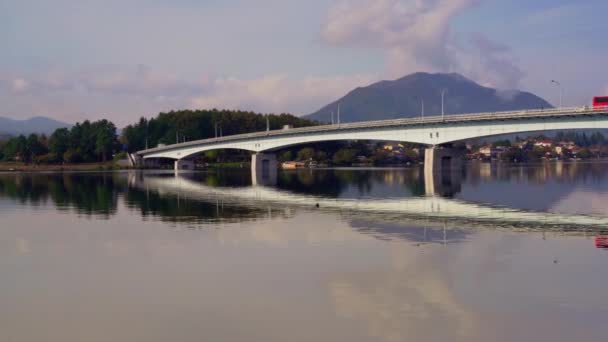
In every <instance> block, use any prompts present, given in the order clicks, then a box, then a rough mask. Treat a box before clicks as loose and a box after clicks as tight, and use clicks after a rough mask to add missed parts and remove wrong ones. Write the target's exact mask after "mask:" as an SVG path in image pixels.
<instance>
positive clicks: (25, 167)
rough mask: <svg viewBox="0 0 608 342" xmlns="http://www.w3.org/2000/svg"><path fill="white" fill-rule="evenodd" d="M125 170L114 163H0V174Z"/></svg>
mask: <svg viewBox="0 0 608 342" xmlns="http://www.w3.org/2000/svg"><path fill="white" fill-rule="evenodd" d="M121 169H126V167H124V166H120V165H118V164H116V163H115V162H112V161H111V162H105V163H78V164H34V163H29V164H25V163H19V162H0V172H7V171H13V172H45V171H106V170H121Z"/></svg>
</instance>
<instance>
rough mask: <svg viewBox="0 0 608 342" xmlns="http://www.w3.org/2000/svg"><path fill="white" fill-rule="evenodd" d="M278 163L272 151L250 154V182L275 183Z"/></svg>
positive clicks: (257, 183) (254, 183)
mask: <svg viewBox="0 0 608 342" xmlns="http://www.w3.org/2000/svg"><path fill="white" fill-rule="evenodd" d="M278 168H279V164H278V162H277V156H276V155H275V154H273V153H256V154H253V155H251V184H252V185H276V184H277V174H278Z"/></svg>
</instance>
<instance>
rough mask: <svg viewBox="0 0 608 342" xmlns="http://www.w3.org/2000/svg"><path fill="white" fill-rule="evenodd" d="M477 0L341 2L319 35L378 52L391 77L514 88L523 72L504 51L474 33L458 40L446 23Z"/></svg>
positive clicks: (345, 44) (370, 0)
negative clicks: (440, 75)
mask: <svg viewBox="0 0 608 342" xmlns="http://www.w3.org/2000/svg"><path fill="white" fill-rule="evenodd" d="M479 2H480V0H411V1H406V0H344V1H342V2H340V3H338V4H337V5H336V6H334V7H333V8H332V9H331V11H330V12H329V15H328V17H327V21H326V23H325V25H324V27H323V30H322V32H321V36H322V38H323V39H324V41H325V42H327V43H329V44H332V45H336V46H365V47H372V48H378V49H381V50H382V51H383V52H384V54H385V58H386V68H387V70H386V72H387V74H388V76H389V77H401V76H403V75H405V74H408V73H412V72H417V71H429V72H461V73H464V74H466V75H467V76H469V77H472V78H474V79H475V80H476V81H478V82H481V83H484V84H487V85H492V86H496V87H500V88H512V87H516V86H517V85H518V83H519V81H520V80H521V78H522V77H523V72H522V71H521V70H520V69H519V67H517V65H516V64H515V62H514V60H513V59H512V58H511V57H510V50H509V48H508V47H506V46H503V45H500V44H497V43H494V42H492V41H491V40H490V39H489V38H487V37H485V36H482V35H474V36H473V38H472V39H471V40H470V41H469V42H465V43H464V44H463V43H461V42H458V41H457V40H456V39H455V38H454V37H453V36H452V35H451V32H450V22H451V20H452V19H453V18H454V17H455V16H456V15H458V14H460V13H462V12H463V11H465V10H468V9H471V8H472V7H474V6H475V5H476V4H477V3H479Z"/></svg>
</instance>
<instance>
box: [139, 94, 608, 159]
mask: <svg viewBox="0 0 608 342" xmlns="http://www.w3.org/2000/svg"><path fill="white" fill-rule="evenodd" d="M600 113H605V114H608V107H605V108H597V107H596V108H593V107H589V106H583V107H570V108H549V109H532V110H524V111H505V112H485V113H475V114H454V115H445V116H427V117H424V118H422V117H416V118H404V119H391V120H377V121H363V122H354V123H345V124H330V125H319V126H310V127H301V128H290V129H287V130H282V129H281V130H274V131H263V132H253V133H245V134H236V135H230V136H225V137H217V138H210V139H203V140H196V141H190V142H185V143H179V144H173V145H167V146H163V147H156V148H152V149H148V150H143V151H138V152H137V154H140V155H144V154H148V153H154V152H160V151H169V150H173V149H176V148H184V147H192V146H199V145H206V144H214V143H219V142H227V141H235V140H243V139H251V138H263V137H276V136H284V135H297V134H302V133H312V132H327V131H336V132H339V131H347V130H353V129H359V128H373V127H395V126H417V125H433V124H443V123H462V122H471V121H485V120H515V119H522V118H527V119H531V118H542V117H556V116H572V115H576V116H579V115H580V116H584V115H589V114H600Z"/></svg>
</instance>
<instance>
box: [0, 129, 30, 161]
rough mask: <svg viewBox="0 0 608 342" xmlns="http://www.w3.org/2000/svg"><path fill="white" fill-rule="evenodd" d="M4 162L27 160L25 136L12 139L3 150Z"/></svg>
mask: <svg viewBox="0 0 608 342" xmlns="http://www.w3.org/2000/svg"><path fill="white" fill-rule="evenodd" d="M2 152H3V154H4V160H22V161H25V160H26V156H27V139H26V138H25V136H23V135H20V136H18V137H15V138H12V139H10V140H9V141H8V142H7V143H6V145H4V148H3V151H2Z"/></svg>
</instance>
